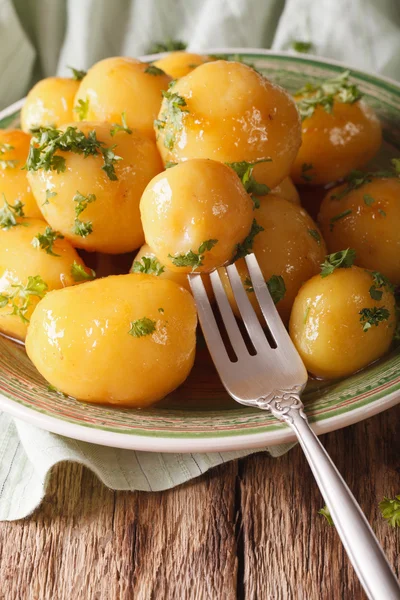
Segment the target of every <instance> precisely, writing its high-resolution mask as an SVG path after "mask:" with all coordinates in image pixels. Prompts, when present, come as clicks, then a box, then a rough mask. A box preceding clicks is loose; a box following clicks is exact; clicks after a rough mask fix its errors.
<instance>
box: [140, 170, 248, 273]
mask: <svg viewBox="0 0 400 600" xmlns="http://www.w3.org/2000/svg"><path fill="white" fill-rule="evenodd" d="M140 213H141V216H142V223H143V229H144V233H145V237H146V242H147V244H148V245H149V246H150V248H152V249H153V251H154V252H155V254H156V256H157V258H158V259H159V260H160V261H161V263H162V264H163V265H165V267H167V268H168V269H169V270H171V271H178V272H181V273H189V272H191V271H195V270H196V271H210V270H211V269H213V268H215V267H218V266H220V265H222V264H223V263H225V262H226V261H230V260H231V259H232V258H233V256H234V254H235V251H236V246H237V244H239V243H241V242H242V241H243V240H244V239H245V237H246V236H247V235H248V234H249V232H250V229H251V226H252V222H253V218H254V212H253V202H252V200H251V198H250V196H249V195H248V194H247V193H246V191H245V189H244V187H243V185H242V183H241V181H240V179H239V177H238V176H237V175H236V173H235V172H234V171H233V170H232V169H231V168H229V167H227V166H226V165H223V164H222V163H220V162H216V161H213V160H206V159H194V160H188V161H186V162H183V163H180V164H178V165H176V166H175V167H172V168H170V169H168V170H167V171H164V172H163V173H160V174H159V175H157V177H155V178H154V179H153V180H152V181H151V182H150V183H149V184H148V186H147V187H146V189H145V191H144V193H143V196H142V199H141V201H140Z"/></svg>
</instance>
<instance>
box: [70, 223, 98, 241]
mask: <svg viewBox="0 0 400 600" xmlns="http://www.w3.org/2000/svg"><path fill="white" fill-rule="evenodd" d="M72 233H73V234H74V235H79V237H83V238H85V237H87V236H88V235H90V234H91V233H93V223H92V221H80V220H79V219H75V221H74V226H73V228H72Z"/></svg>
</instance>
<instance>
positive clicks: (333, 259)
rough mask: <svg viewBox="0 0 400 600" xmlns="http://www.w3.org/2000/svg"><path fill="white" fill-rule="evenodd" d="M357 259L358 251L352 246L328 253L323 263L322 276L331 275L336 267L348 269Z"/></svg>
mask: <svg viewBox="0 0 400 600" xmlns="http://www.w3.org/2000/svg"><path fill="white" fill-rule="evenodd" d="M355 259H356V251H355V250H353V249H352V248H347V250H341V251H340V252H334V253H333V254H328V256H326V257H325V262H324V263H322V265H321V277H327V276H328V275H331V273H333V272H334V271H335V270H336V269H348V268H349V267H351V266H352V265H353V263H354V261H355Z"/></svg>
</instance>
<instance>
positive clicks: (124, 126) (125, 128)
mask: <svg viewBox="0 0 400 600" xmlns="http://www.w3.org/2000/svg"><path fill="white" fill-rule="evenodd" d="M121 123H122V125H120V124H119V123H113V126H112V128H111V129H110V133H111V136H112V137H114V135H115V134H116V133H118V131H125V133H129V134H131V133H132V129H129V127H128V124H127V122H126V112H123V113H122V114H121Z"/></svg>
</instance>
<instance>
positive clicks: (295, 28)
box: [0, 0, 400, 520]
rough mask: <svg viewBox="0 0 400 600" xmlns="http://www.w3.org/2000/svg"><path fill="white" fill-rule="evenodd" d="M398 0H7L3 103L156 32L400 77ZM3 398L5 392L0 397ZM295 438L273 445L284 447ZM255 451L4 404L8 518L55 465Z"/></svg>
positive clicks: (129, 475)
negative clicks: (174, 442)
mask: <svg viewBox="0 0 400 600" xmlns="http://www.w3.org/2000/svg"><path fill="white" fill-rule="evenodd" d="M399 33H400V9H399V3H398V0H380V1H379V2H376V1H375V0H353V1H352V2H349V1H348V0H286V2H283V0H229V1H228V0H204V2H198V0H151V1H148V2H143V1H142V0H113V2H109V0H85V2H82V1H81V0H63V1H62V2H53V1H52V0H34V1H33V0H32V1H27V0H3V1H2V2H1V3H0V73H1V76H0V81H1V86H0V107H5V106H7V105H9V104H11V103H12V102H14V101H16V100H18V99H19V98H21V97H22V96H24V94H25V93H26V92H27V90H28V89H29V86H30V85H31V84H32V82H33V81H35V80H37V79H38V78H40V77H47V76H49V75H53V74H54V73H58V74H60V75H65V74H66V73H67V67H68V65H72V66H74V67H76V68H88V67H90V66H91V65H92V64H93V63H94V62H96V61H98V60H100V59H102V58H105V57H107V56H116V55H130V56H140V55H143V54H145V53H148V52H150V47H151V45H152V44H153V43H154V42H157V41H158V42H159V41H164V40H166V39H168V38H170V39H171V38H172V39H181V40H184V41H186V42H188V44H189V46H188V49H190V50H207V49H208V48H211V47H214V48H215V47H222V46H229V47H237V48H238V47H253V48H255V47H260V48H270V47H271V48H273V49H274V50H290V51H293V50H291V47H292V44H293V41H295V40H300V41H305V42H311V43H312V45H313V47H312V51H313V53H314V54H319V55H321V56H325V57H329V58H336V59H338V60H342V61H345V62H347V63H349V64H350V65H351V66H354V67H358V68H360V69H364V70H366V71H378V72H380V73H382V74H385V75H389V76H391V77H394V78H396V79H400V35H399ZM0 406H1V398H0ZM290 447H291V446H275V447H274V448H270V449H269V452H270V454H271V455H272V456H279V455H281V454H283V453H284V452H285V451H287V450H288V449H289V448H290ZM252 452H254V451H244V452H225V453H221V454H219V453H210V454H155V453H149V452H133V451H129V450H117V449H112V448H106V447H102V446H96V445H94V444H88V443H85V442H78V441H75V440H70V439H67V438H64V437H62V436H59V435H54V434H51V433H48V432H46V431H42V430H40V429H37V428H36V427H32V426H30V425H27V424H26V423H22V422H19V421H14V420H13V419H11V418H10V417H9V416H8V415H6V414H4V413H0V519H1V520H13V519H20V518H22V517H25V516H27V515H28V514H30V513H31V512H32V511H33V510H34V509H35V507H36V506H38V504H40V502H41V500H42V498H43V496H44V494H45V492H46V486H47V483H48V480H49V477H50V473H51V468H52V467H53V466H54V465H55V464H57V463H59V462H62V461H76V462H79V463H81V464H84V465H86V466H87V467H89V468H90V469H91V470H92V471H94V472H95V473H96V474H97V476H98V477H99V478H100V479H101V481H103V482H104V483H105V484H106V485H108V486H109V487H111V488H113V489H118V490H147V491H150V490H154V491H156V490H163V489H167V488H171V487H173V486H175V485H179V484H180V483H183V482H185V481H188V480H189V479H191V478H194V477H197V476H198V475H201V474H202V473H205V472H206V471H207V470H208V469H210V468H211V467H214V466H216V465H219V464H221V463H224V462H227V461H229V460H233V459H236V458H239V457H242V456H247V455H248V454H251V453H252Z"/></svg>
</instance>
